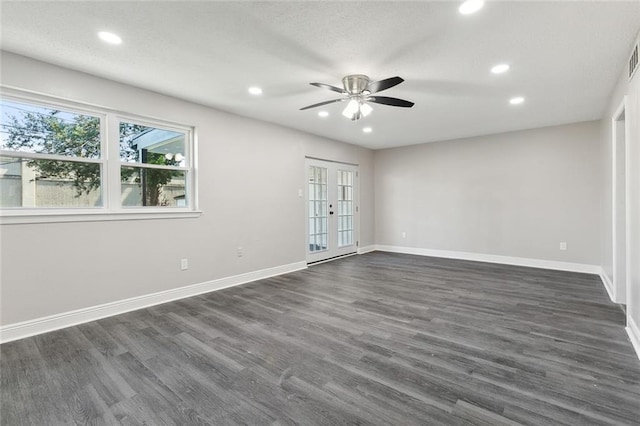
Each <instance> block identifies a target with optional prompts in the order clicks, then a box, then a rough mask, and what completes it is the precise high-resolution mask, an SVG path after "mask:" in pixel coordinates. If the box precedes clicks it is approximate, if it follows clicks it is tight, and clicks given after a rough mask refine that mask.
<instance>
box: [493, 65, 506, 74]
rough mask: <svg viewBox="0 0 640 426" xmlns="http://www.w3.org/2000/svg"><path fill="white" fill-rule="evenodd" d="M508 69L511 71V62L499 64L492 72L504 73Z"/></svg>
mask: <svg viewBox="0 0 640 426" xmlns="http://www.w3.org/2000/svg"><path fill="white" fill-rule="evenodd" d="M507 71H509V64H498V65H496V66H494V67H493V68H491V72H492V73H494V74H502V73H503V72H507Z"/></svg>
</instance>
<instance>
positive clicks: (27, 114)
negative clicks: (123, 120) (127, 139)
mask: <svg viewBox="0 0 640 426" xmlns="http://www.w3.org/2000/svg"><path fill="white" fill-rule="evenodd" d="M0 106H1V109H2V114H1V116H0V136H1V137H0V148H1V149H3V150H7V151H16V152H32V153H38V154H57V155H65V156H69V157H81V158H100V118H98V117H93V116H90V115H84V114H77V113H74V112H69V111H63V110H61V109H52V108H47V107H42V106H37V105H31V104H26V103H22V102H13V101H9V100H7V99H2V100H1V101H0Z"/></svg>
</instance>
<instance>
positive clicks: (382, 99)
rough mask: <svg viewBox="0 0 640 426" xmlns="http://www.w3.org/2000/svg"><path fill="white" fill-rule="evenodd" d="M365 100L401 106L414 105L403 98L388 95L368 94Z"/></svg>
mask: <svg viewBox="0 0 640 426" xmlns="http://www.w3.org/2000/svg"><path fill="white" fill-rule="evenodd" d="M365 101H368V102H373V103H376V104H383V105H391V106H396V107H403V108H411V107H412V106H413V105H414V103H413V102H410V101H405V100H404V99H398V98H389V97H388V96H369V97H368V98H366V99H365Z"/></svg>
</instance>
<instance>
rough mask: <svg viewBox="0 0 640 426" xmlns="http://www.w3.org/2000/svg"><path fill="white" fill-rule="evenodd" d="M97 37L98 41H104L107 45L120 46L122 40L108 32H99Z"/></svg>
mask: <svg viewBox="0 0 640 426" xmlns="http://www.w3.org/2000/svg"><path fill="white" fill-rule="evenodd" d="M98 37H100V40H102V41H105V42H107V43H109V44H120V43H122V39H121V38H120V37H119V36H117V35H115V34H114V33H110V32H108V31H100V32H99V33H98Z"/></svg>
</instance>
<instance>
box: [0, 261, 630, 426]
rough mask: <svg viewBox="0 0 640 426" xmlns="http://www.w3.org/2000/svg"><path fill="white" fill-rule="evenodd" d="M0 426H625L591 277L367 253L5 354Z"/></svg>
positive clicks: (619, 340) (608, 313)
mask: <svg viewBox="0 0 640 426" xmlns="http://www.w3.org/2000/svg"><path fill="white" fill-rule="evenodd" d="M0 350H1V357H0V363H1V364H0V368H1V370H0V374H1V378H2V383H1V403H2V405H1V411H0V416H1V418H0V421H1V424H2V425H12V426H13V425H59V424H60V425H62V424H64V425H66V424H123V425H142V424H148V425H188V424H198V425H205V424H210V425H227V424H228V425H235V424H249V425H292V424H300V425H343V424H376V425H382V424H384V425H389V424H393V425H419V424H420V425H436V424H442V425H449V424H451V425H514V424H528V425H563V424H569V425H596V424H602V425H631V424H640V361H639V360H638V358H637V357H636V355H635V354H634V352H633V350H632V347H631V344H630V343H629V341H628V339H627V336H626V334H625V332H624V317H623V315H622V312H621V310H620V308H619V307H618V306H616V305H614V304H612V303H610V302H609V301H608V298H607V295H606V293H605V290H604V288H603V286H602V284H601V282H600V279H599V278H598V277H597V276H595V275H587V274H577V273H568V272H558V271H547V270H541V269H530V268H522V267H511V266H503V265H492V264H485V263H475V262H466V261H457V260H447V259H435V258H428V257H418V256H409V255H399V254H390V253H379V252H376V253H370V254H367V255H361V256H353V257H349V258H345V259H341V260H338V261H334V262H330V263H325V264H321V265H316V266H313V267H311V268H310V269H308V270H305V271H300V272H296V273H292V274H288V275H283V276H279V277H274V278H271V279H266V280H262V281H258V282H254V283H251V284H247V285H244V286H240V287H235V288H230V289H226V290H223V291H218V292H214V293H209V294H206V295H202V296H197V297H192V298H189V299H184V300H180V301H176V302H171V303H167V304H164V305H160V306H156V307H152V308H148V309H143V310H139V311H135V312H131V313H128V314H123V315H119V316H116V317H111V318H106V319H103V320H99V321H95V322H91V323H87V324H83V325H79V326H76V327H71V328H67V329H64V330H60V331H56V332H52V333H48V334H44V335H40V336H35V337H31V338H27V339H23V340H20V341H16V342H12V343H7V344H4V345H2V346H1V347H0Z"/></svg>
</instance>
